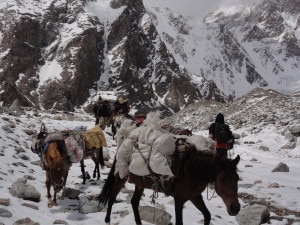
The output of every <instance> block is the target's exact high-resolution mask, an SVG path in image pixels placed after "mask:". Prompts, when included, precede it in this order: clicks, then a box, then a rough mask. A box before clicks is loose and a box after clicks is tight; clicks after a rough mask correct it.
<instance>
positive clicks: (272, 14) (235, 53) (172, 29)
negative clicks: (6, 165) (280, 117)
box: [0, 0, 300, 115]
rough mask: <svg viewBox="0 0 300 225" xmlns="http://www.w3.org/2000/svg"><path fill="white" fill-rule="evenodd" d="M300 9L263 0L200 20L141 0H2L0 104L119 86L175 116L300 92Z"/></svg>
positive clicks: (73, 96) (55, 101) (148, 106)
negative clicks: (199, 105)
mask: <svg viewBox="0 0 300 225" xmlns="http://www.w3.org/2000/svg"><path fill="white" fill-rule="evenodd" d="M299 11H300V10H299V4H298V2H297V0H289V1H287V0H280V1H276V2H275V1H267V0H265V1H263V0H262V1H258V2H257V4H255V5H249V6H247V7H245V8H243V9H239V10H238V11H234V12H229V11H222V10H220V11H217V12H212V13H211V14H209V15H208V16H206V17H205V18H203V19H201V20H192V19H190V18H185V17H183V16H182V15H181V14H180V12H175V11H173V10H172V8H171V6H170V8H165V7H164V8H160V7H149V8H147V6H146V7H145V5H144V2H143V1H142V0H133V1H116V0H114V1H110V0H103V1H94V0H93V1H65V0H58V1H46V0H42V1H25V0H20V1H14V0H8V1H3V2H1V3H0V17H1V23H0V65H1V70H0V96H1V100H0V104H1V105H3V106H6V107H8V106H10V105H11V104H12V102H13V101H14V100H16V99H19V101H20V102H21V105H22V106H25V107H35V108H37V109H48V110H49V109H55V110H68V111H75V110H78V109H81V108H83V106H84V105H85V106H86V105H87V104H92V102H93V101H94V99H95V96H97V94H98V93H99V92H100V91H112V92H115V94H116V95H122V96H123V97H124V98H126V99H128V100H129V101H130V102H131V104H132V106H133V108H134V109H135V110H136V111H138V112H139V113H146V112H148V111H149V110H160V111H162V112H163V114H164V115H171V114H173V113H175V112H178V111H180V110H181V109H183V108H185V107H186V106H187V105H189V104H191V103H195V102H199V101H206V100H209V101H210V100H216V101H217V102H227V101H228V99H236V98H239V97H241V96H243V95H245V94H246V93H248V92H249V91H251V90H253V89H254V88H256V87H265V88H266V89H274V90H276V91H279V92H281V93H289V94H290V93H296V92H299V76H298V70H299V65H300V56H299V40H300V37H299V29H300V28H299ZM24 34H25V35H24ZM88 108H89V107H87V108H85V110H87V109H88Z"/></svg>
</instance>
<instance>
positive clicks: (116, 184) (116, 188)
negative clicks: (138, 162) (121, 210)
mask: <svg viewBox="0 0 300 225" xmlns="http://www.w3.org/2000/svg"><path fill="white" fill-rule="evenodd" d="M126 180H127V179H126V178H123V179H121V178H120V176H119V174H117V175H116V176H115V181H114V185H113V188H112V190H111V192H110V194H109V199H108V204H107V212H106V216H105V223H107V224H109V223H110V214H111V210H112V206H113V204H114V202H115V201H116V198H117V195H118V193H119V192H120V190H121V188H122V187H123V186H124V184H125V183H126Z"/></svg>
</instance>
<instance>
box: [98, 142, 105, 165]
mask: <svg viewBox="0 0 300 225" xmlns="http://www.w3.org/2000/svg"><path fill="white" fill-rule="evenodd" d="M99 162H100V165H101V168H102V167H103V166H104V157H103V147H100V148H99Z"/></svg>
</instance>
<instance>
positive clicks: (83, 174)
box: [80, 159, 86, 184]
mask: <svg viewBox="0 0 300 225" xmlns="http://www.w3.org/2000/svg"><path fill="white" fill-rule="evenodd" d="M80 168H81V173H82V184H85V180H86V177H85V169H84V159H82V160H81V161H80Z"/></svg>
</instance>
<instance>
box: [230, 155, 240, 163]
mask: <svg viewBox="0 0 300 225" xmlns="http://www.w3.org/2000/svg"><path fill="white" fill-rule="evenodd" d="M240 159H241V157H240V155H237V156H236V157H235V159H233V160H232V163H233V164H234V165H237V164H238V163H239V161H240Z"/></svg>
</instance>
